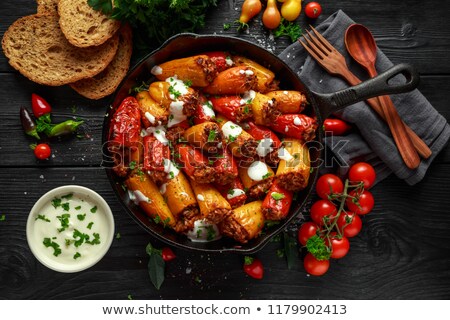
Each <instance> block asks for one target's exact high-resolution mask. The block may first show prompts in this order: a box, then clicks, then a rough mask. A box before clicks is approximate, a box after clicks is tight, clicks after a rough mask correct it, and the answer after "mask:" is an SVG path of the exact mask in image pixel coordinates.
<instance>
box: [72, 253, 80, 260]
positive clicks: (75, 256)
mask: <svg viewBox="0 0 450 320" xmlns="http://www.w3.org/2000/svg"><path fill="white" fill-rule="evenodd" d="M79 257H81V253H79V252H77V253H75V254H74V255H73V258H74V259H78V258H79Z"/></svg>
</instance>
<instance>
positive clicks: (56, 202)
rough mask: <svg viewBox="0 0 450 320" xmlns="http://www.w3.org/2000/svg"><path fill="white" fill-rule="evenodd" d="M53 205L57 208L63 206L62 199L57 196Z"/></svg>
mask: <svg viewBox="0 0 450 320" xmlns="http://www.w3.org/2000/svg"><path fill="white" fill-rule="evenodd" d="M52 206H53V207H54V208H55V209H56V208H58V207H60V206H61V199H59V198H55V199H53V200H52Z"/></svg>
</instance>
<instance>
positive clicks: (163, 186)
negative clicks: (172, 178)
mask: <svg viewBox="0 0 450 320" xmlns="http://www.w3.org/2000/svg"><path fill="white" fill-rule="evenodd" d="M166 191H167V183H163V184H162V185H161V187H159V193H161V194H164V193H166Z"/></svg>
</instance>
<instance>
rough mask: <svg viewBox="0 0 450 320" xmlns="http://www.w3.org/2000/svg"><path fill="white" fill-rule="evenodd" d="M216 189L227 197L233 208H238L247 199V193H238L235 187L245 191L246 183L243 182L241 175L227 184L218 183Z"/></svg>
mask: <svg viewBox="0 0 450 320" xmlns="http://www.w3.org/2000/svg"><path fill="white" fill-rule="evenodd" d="M215 187H216V189H217V190H218V191H219V192H220V194H221V195H222V196H223V197H224V198H225V199H227V201H228V203H229V204H230V205H231V208H233V209H234V208H237V207H240V206H242V205H243V204H244V203H245V200H247V195H246V194H245V193H243V194H239V195H237V194H236V192H239V191H237V190H235V189H239V190H242V191H244V185H243V184H242V181H241V179H240V178H239V176H237V177H236V178H234V180H233V182H231V183H230V184H227V185H221V184H218V183H216V184H215Z"/></svg>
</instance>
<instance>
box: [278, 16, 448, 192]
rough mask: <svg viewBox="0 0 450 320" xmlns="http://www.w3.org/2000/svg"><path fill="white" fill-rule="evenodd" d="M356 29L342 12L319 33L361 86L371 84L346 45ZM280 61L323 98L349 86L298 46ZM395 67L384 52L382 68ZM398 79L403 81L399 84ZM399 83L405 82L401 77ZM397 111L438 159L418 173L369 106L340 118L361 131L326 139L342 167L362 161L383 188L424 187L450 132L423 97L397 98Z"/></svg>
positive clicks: (357, 106)
mask: <svg viewBox="0 0 450 320" xmlns="http://www.w3.org/2000/svg"><path fill="white" fill-rule="evenodd" d="M352 23H354V21H353V20H352V19H350V18H349V17H348V16H347V15H346V14H345V13H344V12H343V11H338V12H336V13H334V14H333V15H331V16H330V17H329V18H328V19H327V20H325V21H324V22H323V23H321V24H320V25H319V26H317V28H316V29H317V31H319V32H320V33H321V34H322V35H323V36H324V37H325V38H326V39H327V40H328V41H329V42H330V43H331V44H333V45H334V47H335V48H336V49H337V50H338V51H339V52H340V53H341V54H343V55H344V57H346V60H347V64H348V66H349V69H350V70H351V71H352V72H353V73H354V74H355V75H356V76H357V77H358V78H360V79H361V80H365V79H367V78H368V76H367V75H366V73H365V71H364V70H363V68H362V67H361V66H359V65H358V64H357V63H356V62H354V61H353V60H352V58H351V57H350V56H349V54H348V53H347V50H346V48H345V44H344V34H345V30H346V29H347V27H348V26H349V25H350V24H352ZM280 58H281V59H282V60H284V61H285V62H286V63H287V64H288V65H289V66H290V67H291V68H292V69H293V70H294V71H295V72H297V74H298V76H299V77H300V79H301V80H302V81H303V83H304V84H305V85H306V86H308V88H309V89H311V90H312V91H315V92H319V93H327V92H334V91H338V90H341V89H344V88H347V87H348V86H349V85H348V84H347V83H346V82H345V81H344V80H341V79H340V78H338V77H335V76H331V75H329V74H328V73H327V72H326V71H325V70H324V69H322V67H321V66H320V65H319V64H317V63H316V62H315V61H314V59H313V58H311V56H310V55H309V54H308V53H307V52H306V51H305V50H304V48H303V47H302V46H301V45H300V44H299V43H298V42H296V43H294V44H292V45H290V46H289V47H288V48H286V49H285V50H284V51H283V52H282V53H281V54H280ZM392 66H393V64H392V62H391V61H390V60H389V59H388V58H387V57H386V56H385V55H384V54H383V52H381V50H378V54H377V63H376V68H377V70H378V72H380V73H381V72H383V71H385V70H387V69H389V68H390V67H392ZM397 78H398V79H397ZM393 81H402V79H401V77H396V78H395V79H393ZM391 98H392V101H393V103H394V105H395V106H396V108H397V111H398V113H399V114H400V116H401V118H402V119H403V121H404V122H405V123H406V124H407V125H409V126H410V127H411V129H412V130H414V131H415V132H416V133H417V135H418V136H419V137H421V138H422V139H423V141H424V142H425V143H426V144H427V145H428V146H429V147H430V149H431V150H432V152H433V154H432V156H431V157H430V158H429V159H427V160H423V159H422V162H421V164H420V166H419V167H418V168H417V169H416V170H411V169H409V168H408V167H406V166H405V164H404V162H403V160H402V158H401V156H400V154H399V152H398V150H397V147H396V146H395V142H394V140H393V138H392V135H391V133H390V130H389V128H388V126H387V125H386V123H385V122H384V121H383V120H382V119H381V118H379V117H378V115H377V114H376V113H375V112H374V111H373V110H372V109H371V107H370V106H369V105H367V104H366V103H365V102H359V103H356V104H354V105H351V106H349V107H347V108H345V109H344V110H343V111H340V112H339V113H337V114H335V115H336V116H337V117H339V118H341V119H343V120H345V121H347V122H349V123H352V124H353V126H356V127H357V128H358V130H357V131H355V132H354V133H351V134H349V135H346V136H340V137H337V136H334V137H328V138H326V139H325V143H326V145H327V147H328V148H329V149H330V150H331V151H332V152H333V154H334V156H335V158H336V159H337V160H338V161H339V162H340V165H341V167H344V168H345V167H347V168H348V165H351V164H353V163H355V162H358V161H366V162H369V163H371V164H372V165H373V166H374V167H375V170H376V172H377V182H379V181H381V180H383V179H384V178H386V177H387V176H389V175H390V174H391V173H392V172H393V173H394V174H395V175H396V176H397V177H398V178H400V179H403V180H405V181H406V183H408V184H409V185H414V184H416V183H418V182H419V181H420V180H421V179H422V178H423V177H424V175H425V173H426V171H427V169H428V167H429V166H430V164H431V162H432V161H433V159H434V158H435V157H436V155H437V154H438V153H439V152H440V151H441V150H442V149H443V148H444V147H445V145H446V143H447V141H448V139H449V137H450V126H449V125H448V123H447V120H446V119H445V118H444V117H443V116H442V115H440V114H439V113H438V112H437V111H436V110H435V109H434V108H433V106H432V105H431V104H430V103H429V102H428V101H427V99H426V98H425V97H424V96H423V95H422V94H421V93H420V92H419V91H418V90H414V91H412V92H409V93H405V94H399V95H392V96H391Z"/></svg>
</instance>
